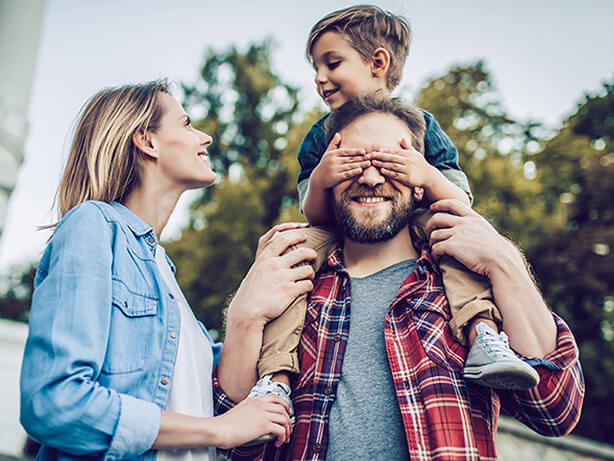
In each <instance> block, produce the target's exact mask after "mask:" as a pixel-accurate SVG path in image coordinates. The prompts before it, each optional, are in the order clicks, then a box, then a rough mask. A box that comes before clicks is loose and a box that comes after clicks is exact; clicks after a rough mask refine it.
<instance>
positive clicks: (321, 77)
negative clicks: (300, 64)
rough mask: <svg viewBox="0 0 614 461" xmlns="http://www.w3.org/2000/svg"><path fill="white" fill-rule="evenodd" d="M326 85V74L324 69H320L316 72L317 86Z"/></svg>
mask: <svg viewBox="0 0 614 461" xmlns="http://www.w3.org/2000/svg"><path fill="white" fill-rule="evenodd" d="M324 83H326V72H324V70H323V69H318V71H317V72H316V85H322V84H324Z"/></svg>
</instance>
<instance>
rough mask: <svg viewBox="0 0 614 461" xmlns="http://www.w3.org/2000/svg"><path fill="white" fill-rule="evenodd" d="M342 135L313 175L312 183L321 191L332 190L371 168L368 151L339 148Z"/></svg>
mask: <svg viewBox="0 0 614 461" xmlns="http://www.w3.org/2000/svg"><path fill="white" fill-rule="evenodd" d="M340 145H341V135H340V134H339V133H336V134H335V136H333V139H332V140H331V142H330V144H329V145H328V147H327V148H326V152H324V155H323V156H322V159H321V160H320V163H318V166H316V167H315V168H314V170H313V173H312V174H311V179H310V182H311V184H315V185H317V186H318V187H320V188H321V189H330V188H332V187H334V186H336V185H337V184H339V183H340V182H341V181H345V180H347V179H350V178H353V177H354V176H358V175H359V174H361V173H362V170H364V169H365V168H368V167H369V166H370V164H371V163H370V162H369V161H368V160H367V159H366V157H365V154H366V151H365V150H364V149H359V148H341V149H340V148H339V147H340Z"/></svg>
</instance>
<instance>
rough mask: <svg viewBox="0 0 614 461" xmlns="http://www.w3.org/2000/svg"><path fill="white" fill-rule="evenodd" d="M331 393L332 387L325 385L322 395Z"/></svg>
mask: <svg viewBox="0 0 614 461" xmlns="http://www.w3.org/2000/svg"><path fill="white" fill-rule="evenodd" d="M332 393H333V388H332V387H327V388H326V389H324V395H331V394H332Z"/></svg>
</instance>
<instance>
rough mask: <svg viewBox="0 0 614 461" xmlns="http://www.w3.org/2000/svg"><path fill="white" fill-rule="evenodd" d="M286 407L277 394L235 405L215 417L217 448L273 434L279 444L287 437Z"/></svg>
mask: <svg viewBox="0 0 614 461" xmlns="http://www.w3.org/2000/svg"><path fill="white" fill-rule="evenodd" d="M289 414H290V408H289V407H288V404H287V403H285V402H284V401H283V400H282V399H280V398H279V397H278V396H276V395H273V394H269V395H265V396H263V397H257V398H247V399H245V400H243V401H242V402H241V403H239V404H238V405H237V406H236V407H234V408H232V409H231V410H229V411H228V412H227V413H224V414H223V415H221V416H218V417H216V418H215V420H216V432H217V435H218V436H219V442H218V444H217V445H218V446H219V447H220V448H232V447H236V446H239V445H243V444H244V443H247V442H250V441H252V440H254V439H257V438H258V437H260V436H263V435H265V434H273V435H274V436H275V438H276V440H275V446H276V447H281V446H282V445H283V444H284V443H287V442H289V441H290V433H291V432H292V424H291V423H290V416H289Z"/></svg>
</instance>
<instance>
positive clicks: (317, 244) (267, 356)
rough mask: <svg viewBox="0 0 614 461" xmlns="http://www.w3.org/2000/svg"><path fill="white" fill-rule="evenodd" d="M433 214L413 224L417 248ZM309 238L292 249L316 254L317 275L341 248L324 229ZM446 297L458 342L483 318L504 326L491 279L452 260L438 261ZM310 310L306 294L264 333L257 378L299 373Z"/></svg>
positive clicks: (424, 214)
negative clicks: (494, 298)
mask: <svg viewBox="0 0 614 461" xmlns="http://www.w3.org/2000/svg"><path fill="white" fill-rule="evenodd" d="M430 216H431V213H430V212H429V211H424V212H422V213H420V214H418V215H417V216H416V217H415V218H414V219H413V221H412V225H411V226H410V231H411V233H412V239H413V242H414V245H416V246H417V247H419V246H418V243H419V242H420V241H421V240H422V241H423V240H424V239H425V234H424V230H423V229H424V225H425V223H426V221H428V219H429V218H430ZM288 232H303V233H305V234H307V241H306V242H304V243H301V244H300V245H296V246H294V247H291V248H289V249H288V250H287V251H291V250H293V249H294V248H296V247H299V246H300V247H308V248H313V249H314V250H316V252H317V254H318V256H317V259H316V261H314V263H313V264H312V266H313V268H314V270H315V271H316V272H317V271H318V270H319V269H320V268H321V267H322V264H324V263H325V262H326V261H327V259H328V256H330V254H331V253H332V252H333V251H334V250H335V248H336V247H337V244H338V240H337V237H336V234H335V233H334V232H333V231H332V230H331V229H327V228H324V227H310V228H307V229H300V230H298V231H288ZM439 268H440V270H441V273H442V277H443V285H444V288H445V291H446V297H447V298H448V303H449V305H450V313H451V319H450V329H451V330H452V333H453V335H454V337H455V338H456V340H457V341H459V342H460V343H461V344H463V345H465V346H466V345H467V335H466V334H465V333H466V332H465V327H466V326H467V325H468V324H469V323H470V322H471V321H472V320H473V319H475V318H484V319H489V320H492V321H494V322H496V323H497V324H498V325H501V322H502V321H503V319H502V317H501V313H500V312H499V309H498V308H497V307H496V306H495V304H494V302H493V298H492V291H491V289H490V283H489V282H488V279H487V278H485V277H483V276H481V275H478V274H476V273H474V272H471V271H470V270H468V269H467V268H466V267H465V266H463V265H462V264H461V263H459V262H458V261H456V260H455V259H454V258H451V257H449V256H443V257H442V258H441V259H440V261H439ZM306 310H307V294H304V295H302V296H299V297H298V298H296V299H295V300H294V301H293V302H292V304H290V306H289V307H288V308H287V309H286V310H285V311H284V313H283V314H281V315H280V316H279V317H278V318H276V319H275V320H273V321H271V322H269V324H268V325H267V326H266V328H265V329H264V337H263V341H262V349H261V351H260V360H259V361H258V375H259V376H260V377H262V376H265V375H268V374H273V373H278V372H282V371H283V372H289V373H298V372H299V363H298V358H297V353H296V350H297V348H298V344H299V341H300V338H301V332H302V331H303V322H304V320H305V313H306Z"/></svg>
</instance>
